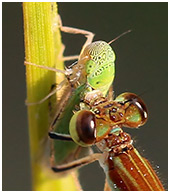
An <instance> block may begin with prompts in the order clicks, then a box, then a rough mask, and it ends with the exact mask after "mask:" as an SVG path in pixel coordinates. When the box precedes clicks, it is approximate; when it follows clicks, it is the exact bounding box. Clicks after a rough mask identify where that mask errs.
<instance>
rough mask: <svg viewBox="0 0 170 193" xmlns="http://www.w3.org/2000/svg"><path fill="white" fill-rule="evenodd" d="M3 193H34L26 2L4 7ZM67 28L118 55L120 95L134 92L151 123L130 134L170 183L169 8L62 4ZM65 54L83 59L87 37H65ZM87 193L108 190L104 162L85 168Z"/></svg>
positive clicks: (82, 173)
mask: <svg viewBox="0 0 170 193" xmlns="http://www.w3.org/2000/svg"><path fill="white" fill-rule="evenodd" d="M2 5H3V6H2V7H3V12H2V16H3V18H2V19H3V20H2V24H3V34H2V35H3V38H2V42H3V46H2V48H3V141H2V142H3V143H2V144H3V152H2V158H3V159H2V160H3V175H2V177H3V190H17V191H18V190H31V179H30V174H31V173H30V164H29V145H28V137H29V136H28V126H27V109H26V106H25V104H24V101H25V98H26V88H25V68H24V64H23V62H24V39H23V36H24V34H23V18H22V4H21V3H3V4H2ZM58 7H59V13H60V15H61V17H62V20H63V24H64V25H66V26H72V27H77V28H82V29H86V30H89V31H92V32H94V33H95V34H96V35H95V38H94V40H105V41H106V42H109V41H110V40H112V39H113V38H115V37H117V36H118V35H120V34H121V33H122V32H125V31H127V30H129V29H131V30H132V32H131V33H129V34H127V35H125V36H124V37H122V38H120V39H119V40H117V41H116V42H114V43H113V44H112V45H111V46H112V47H113V49H114V50H115V52H116V56H117V59H116V78H115V81H114V90H115V95H116V96H117V95H119V94H120V93H122V92H126V91H129V92H134V93H136V94H138V95H140V96H141V97H142V98H143V100H144V101H145V103H146V104H147V107H148V111H149V120H148V122H147V124H146V125H144V126H143V127H141V128H140V129H136V130H130V129H125V131H126V132H129V133H130V134H131V135H132V137H133V139H134V144H135V146H136V147H137V149H138V150H139V151H140V152H141V154H142V155H143V156H145V157H146V158H147V159H148V160H149V161H150V162H151V164H152V166H153V167H154V168H155V169H156V171H157V173H158V175H159V176H160V178H161V180H162V181H163V184H164V186H165V188H166V189H167V186H168V185H167V184H168V180H167V177H168V152H167V150H168V130H167V129H168V51H167V50H168V3H58ZM62 35H63V42H64V44H65V45H66V51H65V55H71V54H78V53H79V52H80V49H81V46H82V45H83V43H84V41H85V38H84V37H83V36H82V35H70V34H62ZM80 179H81V183H82V185H83V187H84V189H85V190H102V189H103V185H104V173H103V171H102V169H101V168H100V166H99V164H98V162H96V163H93V164H90V165H88V166H85V167H84V168H82V169H80Z"/></svg>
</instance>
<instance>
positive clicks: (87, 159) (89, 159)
mask: <svg viewBox="0 0 170 193" xmlns="http://www.w3.org/2000/svg"><path fill="white" fill-rule="evenodd" d="M101 156H102V154H101V153H94V154H92V155H89V156H86V157H84V158H81V159H78V160H75V161H72V162H70V163H67V164H63V165H59V166H56V167H52V170H53V171H54V172H64V171H68V170H71V169H75V168H79V167H82V166H84V165H87V164H89V163H92V162H94V161H96V160H99V159H100V157H101Z"/></svg>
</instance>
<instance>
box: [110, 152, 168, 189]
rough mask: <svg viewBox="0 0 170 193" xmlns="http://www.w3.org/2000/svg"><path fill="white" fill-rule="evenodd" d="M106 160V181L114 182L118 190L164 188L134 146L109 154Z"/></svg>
mask: <svg viewBox="0 0 170 193" xmlns="http://www.w3.org/2000/svg"><path fill="white" fill-rule="evenodd" d="M107 161H108V162H107V164H108V178H109V179H108V181H111V182H112V183H114V184H116V186H117V187H118V188H119V189H120V190H133V191H163V190H164V188H163V185H162V184H161V182H160V180H159V179H158V177H157V175H156V173H155V171H154V170H153V169H152V167H151V165H150V163H149V162H148V161H147V160H146V159H145V158H143V157H141V156H140V154H139V152H138V151H137V150H136V149H135V148H133V149H131V150H130V151H128V152H123V153H121V154H119V155H116V156H114V157H112V156H110V157H108V160H107ZM113 189H114V187H113Z"/></svg>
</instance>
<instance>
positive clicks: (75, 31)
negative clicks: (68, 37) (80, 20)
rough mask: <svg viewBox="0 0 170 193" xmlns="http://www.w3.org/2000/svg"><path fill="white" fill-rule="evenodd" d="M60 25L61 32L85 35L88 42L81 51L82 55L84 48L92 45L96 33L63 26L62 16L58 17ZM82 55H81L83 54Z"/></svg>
mask: <svg viewBox="0 0 170 193" xmlns="http://www.w3.org/2000/svg"><path fill="white" fill-rule="evenodd" d="M58 21H59V22H58V23H59V27H60V30H61V31H63V32H65V33H71V34H82V35H84V36H85V37H86V38H87V40H86V42H85V43H84V45H83V47H82V50H81V53H83V51H84V48H85V47H86V46H87V45H88V44H91V43H92V41H93V38H94V33H92V32H90V31H87V30H83V29H78V28H73V27H67V26H63V25H62V20H61V17H60V15H58ZM81 53H80V54H81Z"/></svg>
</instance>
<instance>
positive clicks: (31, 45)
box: [23, 2, 77, 190]
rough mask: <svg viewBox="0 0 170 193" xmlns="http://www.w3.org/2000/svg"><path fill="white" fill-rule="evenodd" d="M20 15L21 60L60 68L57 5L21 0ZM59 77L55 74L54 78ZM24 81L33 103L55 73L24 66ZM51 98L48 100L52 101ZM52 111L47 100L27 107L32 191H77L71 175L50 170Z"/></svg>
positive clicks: (53, 81)
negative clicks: (49, 138)
mask: <svg viewBox="0 0 170 193" xmlns="http://www.w3.org/2000/svg"><path fill="white" fill-rule="evenodd" d="M23 16H24V39H25V61H27V62H31V63H34V64H38V65H44V66H49V67H56V64H57V68H60V69H62V68H63V62H62V61H60V60H59V58H58V54H59V52H60V50H61V36H60V31H59V29H58V27H56V24H57V4H56V3H50V2H43V3H40V2H24V3H23ZM58 77H59V76H57V78H58ZM61 79H62V77H59V80H58V81H61ZM26 83H27V102H30V103H31V102H37V101H40V100H41V99H42V98H44V97H45V96H46V95H47V94H49V92H50V89H51V86H52V85H53V84H55V83H56V73H54V72H51V71H49V70H45V69H40V68H38V67H35V66H31V65H26ZM55 97H56V96H54V97H53V100H52V101H55V100H56V99H55ZM54 103H55V102H54ZM51 107H53V104H51ZM53 110H54V109H53ZM53 110H52V111H51V110H49V102H48V101H45V102H44V103H42V104H39V105H38V104H37V105H33V106H28V120H29V138H30V154H31V166H32V186H33V190H77V186H76V181H75V177H74V176H75V174H74V175H67V176H66V177H62V178H61V177H60V178H59V177H58V175H57V174H54V173H53V172H52V171H51V169H50V164H49V162H50V161H49V160H50V158H49V151H50V150H49V147H50V145H49V141H48V127H49V122H50V120H51V117H50V113H49V111H50V112H53ZM65 184H67V186H66V185H65Z"/></svg>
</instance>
